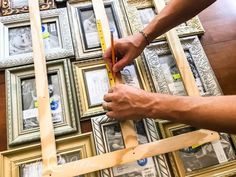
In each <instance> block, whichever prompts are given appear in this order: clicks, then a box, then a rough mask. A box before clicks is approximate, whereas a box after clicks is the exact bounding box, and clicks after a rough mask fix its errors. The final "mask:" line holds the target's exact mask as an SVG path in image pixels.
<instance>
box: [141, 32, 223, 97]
mask: <svg viewBox="0 0 236 177" xmlns="http://www.w3.org/2000/svg"><path fill="white" fill-rule="evenodd" d="M181 44H182V46H183V49H184V51H185V54H186V58H187V60H188V63H189V66H190V68H191V71H192V73H193V76H194V78H195V82H196V85H197V87H198V89H199V92H200V94H201V95H202V96H209V95H221V94H222V91H221V88H220V86H219V84H218V82H217V79H216V77H215V75H214V72H213V70H212V68H211V66H210V63H209V61H208V59H207V56H206V54H205V52H204V50H203V48H202V46H201V43H200V41H199V39H198V37H197V36H193V37H186V38H182V39H181ZM144 58H145V63H146V64H147V68H148V70H149V72H150V74H151V78H152V80H153V84H154V87H155V89H156V92H161V93H166V94H172V95H186V94H187V92H186V90H185V88H184V85H183V82H182V79H181V74H180V72H179V69H178V67H177V65H176V62H175V60H174V58H173V56H172V54H171V52H170V49H169V47H168V44H167V42H158V43H153V44H151V45H150V46H148V47H147V48H146V49H145V50H144Z"/></svg>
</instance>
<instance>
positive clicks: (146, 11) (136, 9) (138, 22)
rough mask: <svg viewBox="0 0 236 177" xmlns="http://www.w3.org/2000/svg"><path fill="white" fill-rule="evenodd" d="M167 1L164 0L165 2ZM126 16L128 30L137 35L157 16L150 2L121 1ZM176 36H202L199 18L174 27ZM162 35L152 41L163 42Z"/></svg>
mask: <svg viewBox="0 0 236 177" xmlns="http://www.w3.org/2000/svg"><path fill="white" fill-rule="evenodd" d="M167 1H168V0H166V2H167ZM122 2H123V4H124V7H125V10H126V13H127V16H128V20H129V23H130V24H132V25H130V28H131V30H132V32H133V33H137V32H139V31H140V30H142V29H143V28H145V27H146V26H147V24H148V23H149V22H151V20H152V19H153V18H154V17H155V16H156V15H157V11H156V10H155V7H154V4H153V2H152V0H146V1H142V0H123V1H122ZM176 31H177V34H178V35H179V36H180V37H184V36H189V35H197V34H198V35H202V34H203V33H204V29H203V26H202V24H201V22H200V20H199V18H198V17H197V16H196V17H193V18H192V19H190V20H189V21H187V22H185V23H182V24H180V25H179V26H177V27H176ZM164 39H165V36H164V35H162V36H160V37H158V38H157V39H156V40H154V41H159V40H164Z"/></svg>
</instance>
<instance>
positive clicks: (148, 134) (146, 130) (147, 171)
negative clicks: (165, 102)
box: [91, 115, 171, 177]
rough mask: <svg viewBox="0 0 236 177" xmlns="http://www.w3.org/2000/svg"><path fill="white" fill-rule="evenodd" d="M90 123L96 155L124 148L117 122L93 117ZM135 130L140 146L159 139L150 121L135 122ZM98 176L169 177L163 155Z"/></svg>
mask: <svg viewBox="0 0 236 177" xmlns="http://www.w3.org/2000/svg"><path fill="white" fill-rule="evenodd" d="M91 121H92V126H93V135H94V140H95V145H96V151H97V154H98V155H99V154H104V153H108V152H113V151H116V150H120V149H124V148H125V146H124V140H123V137H122V132H121V127H120V124H119V123H118V122H117V121H112V120H111V119H109V118H108V117H107V116H105V115H101V116H97V117H93V118H92V119H91ZM135 129H136V132H137V135H138V141H139V143H140V144H144V143H148V142H150V141H157V140H158V139H159V134H158V133H157V130H156V127H155V123H154V122H153V120H151V119H143V120H140V121H136V122H135ZM100 175H101V177H104V176H111V177H121V176H141V177H146V176H171V174H170V171H169V167H168V164H167V159H166V157H165V155H159V156H156V157H151V158H145V159H141V160H138V161H136V162H131V163H127V164H124V165H120V166H117V167H113V168H110V169H105V170H102V171H100Z"/></svg>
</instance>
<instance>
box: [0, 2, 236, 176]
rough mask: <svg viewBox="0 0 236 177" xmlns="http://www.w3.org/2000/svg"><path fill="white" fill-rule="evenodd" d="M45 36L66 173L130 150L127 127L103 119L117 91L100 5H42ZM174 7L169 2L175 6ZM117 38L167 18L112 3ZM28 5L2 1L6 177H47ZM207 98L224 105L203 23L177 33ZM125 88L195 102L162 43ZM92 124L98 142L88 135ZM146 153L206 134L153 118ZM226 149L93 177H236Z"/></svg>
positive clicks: (190, 151)
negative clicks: (103, 41)
mask: <svg viewBox="0 0 236 177" xmlns="http://www.w3.org/2000/svg"><path fill="white" fill-rule="evenodd" d="M39 2H40V10H41V12H40V13H41V18H42V35H43V41H44V47H45V52H46V59H47V71H48V81H49V85H48V89H49V96H50V108H51V115H52V122H53V125H54V131H55V135H56V141H57V145H58V147H57V148H58V164H64V163H67V162H71V161H75V160H78V159H82V158H86V157H90V156H93V155H95V154H104V153H106V152H113V151H116V150H119V149H123V148H124V139H123V137H122V136H123V135H122V133H121V128H120V125H119V124H118V122H116V121H114V120H111V119H109V118H108V117H107V116H106V115H105V111H104V110H103V109H102V106H101V105H102V102H103V95H104V94H105V93H106V92H107V91H108V89H109V87H110V85H109V80H108V75H107V70H106V67H105V64H104V62H103V59H102V52H101V45H100V41H99V37H98V30H97V26H96V20H95V15H94V11H93V7H92V2H91V1H90V0H83V1H82V0H68V1H54V0H40V1H39ZM166 3H168V1H166ZM104 5H105V10H106V14H107V16H108V20H109V25H110V27H111V28H113V29H114V31H115V32H114V36H115V38H122V37H126V36H128V35H131V34H135V33H137V32H138V31H140V30H141V29H143V28H144V27H145V26H146V25H147V24H148V23H149V22H150V21H151V20H152V19H153V18H154V16H155V15H157V10H155V7H154V4H153V2H152V0H145V1H141V0H104ZM28 11H29V9H28V5H27V0H2V6H1V9H0V14H1V16H0V39H1V40H0V70H4V71H5V77H6V79H5V80H6V100H7V116H6V120H7V136H8V137H7V138H8V150H7V151H4V152H1V156H0V169H1V170H0V177H27V176H33V175H34V176H35V177H40V176H41V175H42V163H41V153H40V145H39V139H40V134H39V123H38V118H37V114H38V102H37V95H36V90H35V75H34V70H33V65H32V63H33V56H32V38H31V33H30V23H29V13H28ZM176 30H177V33H178V35H179V37H181V44H182V48H183V49H184V51H185V54H186V57H187V60H188V64H189V66H190V68H191V71H192V73H193V76H194V79H195V82H196V85H197V86H198V89H199V92H200V94H201V96H213V95H214V96H217V95H222V94H223V93H222V91H221V89H220V86H219V84H218V82H217V79H216V77H215V75H214V72H213V70H212V69H211V66H210V63H209V61H208V59H207V56H206V55H205V52H204V50H203V48H202V46H201V43H200V41H199V38H198V37H199V36H201V35H203V34H204V29H203V27H202V25H201V22H200V20H199V18H198V17H194V18H193V19H191V20H189V21H187V22H185V23H183V24H181V25H179V26H178V27H176ZM121 74H122V79H123V82H124V83H125V84H128V85H130V86H133V87H137V88H140V89H144V90H146V91H149V92H158V93H164V94H172V95H187V92H186V90H185V87H184V85H183V82H182V77H181V74H180V72H179V70H178V67H177V65H176V63H175V60H174V57H173V55H172V53H171V50H170V48H169V46H168V44H167V41H166V38H165V36H164V35H163V36H160V37H158V38H157V39H155V40H154V41H153V42H152V43H151V44H150V45H149V46H147V47H146V48H145V50H144V52H143V53H142V55H141V56H139V57H138V58H137V59H136V60H135V61H134V62H133V63H132V64H130V65H128V66H126V67H125V68H124V69H123V70H122V71H121ZM83 122H87V123H88V124H89V125H91V127H92V132H89V133H82V131H81V130H84V129H86V128H85V127H83V125H85V124H83ZM135 129H136V132H137V134H138V140H139V143H140V144H143V143H147V142H152V141H156V140H159V139H162V138H167V137H172V136H175V135H179V134H182V133H185V132H190V131H193V130H195V129H196V128H194V127H190V126H188V125H183V124H177V123H172V122H169V121H165V120H160V119H156V120H152V119H149V118H148V117H146V118H145V119H143V120H140V121H137V122H135ZM220 136H221V139H220V141H217V142H212V143H208V144H205V145H196V146H192V147H189V148H185V149H182V150H179V151H176V152H172V153H169V154H165V155H160V156H156V157H152V158H146V159H142V160H140V161H137V162H133V163H129V164H125V165H122V166H117V167H113V168H111V169H106V170H101V171H99V172H97V173H92V174H87V175H84V176H91V177H93V176H101V177H109V176H113V177H125V176H127V177H128V176H142V177H157V176H158V177H172V176H173V177H184V176H188V177H190V176H191V177H193V176H202V177H203V176H204V177H208V176H230V175H231V176H233V175H236V168H235V167H236V138H235V136H233V135H229V134H226V133H220Z"/></svg>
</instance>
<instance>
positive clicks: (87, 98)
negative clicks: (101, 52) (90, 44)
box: [73, 58, 147, 119]
mask: <svg viewBox="0 0 236 177" xmlns="http://www.w3.org/2000/svg"><path fill="white" fill-rule="evenodd" d="M73 69H74V76H75V82H76V90H77V95H78V96H77V97H78V100H79V107H80V115H81V119H87V118H89V117H90V116H93V115H97V114H102V113H104V112H105V111H104V110H103V108H102V103H103V102H104V101H103V97H104V95H105V94H106V93H107V92H108V89H109V88H110V82H109V78H108V73H107V69H106V66H105V63H104V60H103V59H102V58H97V59H93V60H86V61H80V62H74V63H73ZM121 76H122V79H123V82H124V83H125V84H127V85H130V86H133V87H137V88H142V89H146V88H147V87H146V83H145V82H144V78H143V77H142V75H141V73H140V68H139V65H138V63H137V62H135V63H133V64H131V65H128V66H126V67H125V68H124V69H123V70H122V71H121Z"/></svg>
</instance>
